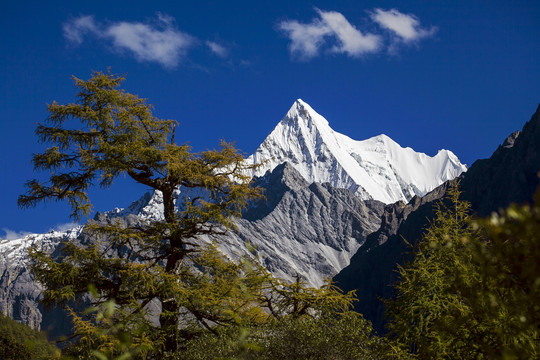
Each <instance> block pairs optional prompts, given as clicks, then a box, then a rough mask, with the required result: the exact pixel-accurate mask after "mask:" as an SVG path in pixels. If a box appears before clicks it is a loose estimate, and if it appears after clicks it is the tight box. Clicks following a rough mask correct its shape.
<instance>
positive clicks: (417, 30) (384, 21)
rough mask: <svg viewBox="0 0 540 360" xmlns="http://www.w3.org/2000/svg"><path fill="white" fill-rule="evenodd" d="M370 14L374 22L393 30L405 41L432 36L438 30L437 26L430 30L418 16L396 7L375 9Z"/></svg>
mask: <svg viewBox="0 0 540 360" xmlns="http://www.w3.org/2000/svg"><path fill="white" fill-rule="evenodd" d="M370 16H371V19H372V20H373V21H374V22H376V23H377V24H379V25H380V26H381V27H382V28H384V29H386V30H389V31H391V32H392V33H394V34H395V35H396V36H398V37H399V38H400V39H401V40H402V41H404V42H413V41H417V40H420V39H422V38H426V37H429V36H432V35H433V34H435V32H436V31H437V28H436V27H432V28H430V29H429V30H427V29H424V28H422V27H421V26H420V21H419V20H418V18H417V17H416V16H414V15H412V14H403V13H401V12H399V11H398V10H396V9H391V10H388V11H385V10H382V9H375V10H374V11H373V12H372V13H371V14H370Z"/></svg>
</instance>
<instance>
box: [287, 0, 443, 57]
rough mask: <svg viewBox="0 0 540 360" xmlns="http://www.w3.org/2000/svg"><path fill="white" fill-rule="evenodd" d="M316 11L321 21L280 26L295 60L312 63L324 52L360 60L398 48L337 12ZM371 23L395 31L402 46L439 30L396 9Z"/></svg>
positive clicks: (374, 14)
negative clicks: (312, 59) (369, 55)
mask: <svg viewBox="0 0 540 360" xmlns="http://www.w3.org/2000/svg"><path fill="white" fill-rule="evenodd" d="M315 10H316V11H317V14H318V17H317V18H314V19H313V20H312V21H311V22H309V23H304V24H302V23H300V22H298V21H297V20H285V21H281V22H280V23H278V26H277V28H278V30H280V31H282V32H283V33H285V34H286V36H287V37H288V38H289V40H290V43H289V51H290V53H291V55H292V56H293V57H294V58H297V59H299V60H309V59H311V58H313V57H315V56H318V55H319V54H320V53H321V50H324V49H326V50H327V52H330V53H339V54H346V55H348V56H351V57H360V56H363V55H367V54H375V53H378V52H382V51H384V50H385V49H387V50H389V52H393V51H394V50H395V48H396V46H395V44H396V40H395V39H393V40H391V41H388V40H385V37H384V36H383V32H381V31H380V30H379V33H373V32H367V31H363V30H362V29H359V28H358V27H357V26H355V25H353V24H351V23H350V22H349V21H348V20H347V18H346V17H345V16H344V15H343V14H341V13H339V12H337V11H322V10H319V9H315ZM370 19H371V20H372V21H373V22H375V23H377V24H379V26H380V27H381V28H383V29H385V30H388V31H391V32H392V33H393V34H395V36H397V37H399V39H400V41H401V42H413V41H417V40H420V39H422V38H426V37H429V36H431V35H433V34H434V33H435V31H436V30H437V29H436V28H434V27H433V28H431V29H429V30H427V29H424V28H422V27H421V26H420V21H419V20H418V19H417V18H416V16H414V15H407V14H402V13H400V12H399V11H397V10H396V9H392V10H389V11H384V10H381V9H374V10H373V11H372V12H370Z"/></svg>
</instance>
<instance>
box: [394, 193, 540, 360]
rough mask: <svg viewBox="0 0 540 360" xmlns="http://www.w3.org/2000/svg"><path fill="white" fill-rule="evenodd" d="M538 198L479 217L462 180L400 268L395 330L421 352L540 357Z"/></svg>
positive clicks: (400, 338) (467, 356)
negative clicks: (464, 194) (472, 209)
mask: <svg viewBox="0 0 540 360" xmlns="http://www.w3.org/2000/svg"><path fill="white" fill-rule="evenodd" d="M538 196H540V192H539V195H537V197H538ZM538 200H539V199H537V201H536V204H535V205H534V206H529V205H525V206H516V205H512V206H510V207H509V208H508V209H507V210H504V211H500V213H498V214H497V213H493V215H492V216H491V217H489V218H487V219H480V220H477V219H473V218H472V217H471V216H470V215H469V213H470V205H469V204H468V203H467V202H466V201H462V200H460V192H459V189H458V184H457V183H455V184H454V185H453V186H452V187H451V188H450V189H449V191H448V194H447V198H446V201H445V202H441V203H440V204H438V205H437V208H436V216H435V219H434V220H433V221H432V223H431V224H430V227H429V228H428V229H427V231H426V233H425V234H424V236H423V237H422V238H421V239H420V241H419V242H418V244H417V246H416V248H415V252H414V259H413V260H412V261H411V262H409V263H408V264H406V265H404V266H403V267H400V268H399V275H400V279H399V281H398V282H397V283H396V284H395V289H396V293H397V294H396V298H395V299H392V300H387V301H386V305H387V315H388V319H389V323H388V327H389V330H390V333H389V336H390V337H391V338H393V339H395V340H396V341H397V342H398V343H399V344H401V347H402V348H403V349H405V350H407V351H409V352H410V353H411V354H414V355H416V356H417V357H418V358H421V359H533V358H537V357H538V356H539V348H540V342H539V341H538V334H539V327H540V317H539V310H540V305H539V303H540V302H539V300H540V293H539V289H540V277H539V275H538V274H539V270H540V269H539V264H540V252H539V251H538V249H539V245H540V238H539V234H540V227H539V226H540V201H538Z"/></svg>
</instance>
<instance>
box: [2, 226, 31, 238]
mask: <svg viewBox="0 0 540 360" xmlns="http://www.w3.org/2000/svg"><path fill="white" fill-rule="evenodd" d="M2 231H3V232H4V234H5V235H4V236H0V239H1V240H16V239H22V238H23V237H25V236H26V235H30V234H31V233H29V232H27V231H13V230H10V229H7V228H2Z"/></svg>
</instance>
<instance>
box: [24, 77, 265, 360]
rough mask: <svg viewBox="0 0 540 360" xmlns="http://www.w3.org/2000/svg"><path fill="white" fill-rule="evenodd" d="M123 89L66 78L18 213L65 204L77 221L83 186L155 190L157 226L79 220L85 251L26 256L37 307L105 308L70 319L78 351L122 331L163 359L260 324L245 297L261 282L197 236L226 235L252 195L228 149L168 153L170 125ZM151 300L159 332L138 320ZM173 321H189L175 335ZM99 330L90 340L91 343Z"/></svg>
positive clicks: (42, 130) (255, 192)
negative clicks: (199, 335)
mask: <svg viewBox="0 0 540 360" xmlns="http://www.w3.org/2000/svg"><path fill="white" fill-rule="evenodd" d="M123 80H124V78H123V77H121V76H117V75H114V74H111V73H110V72H107V73H102V72H94V73H93V74H92V77H91V78H90V79H89V80H81V79H78V78H74V82H75V87H76V88H77V89H78V93H77V95H76V98H77V102H76V103H71V104H66V105H62V104H58V103H56V102H53V103H52V104H50V105H48V112H49V116H48V118H47V120H46V122H45V123H44V124H38V126H37V130H36V134H37V135H38V137H39V139H40V140H41V142H43V143H45V144H48V145H50V147H48V148H47V149H46V150H45V151H44V152H43V153H39V154H35V155H34V157H33V164H34V167H35V169H36V170H39V171H46V172H48V173H49V174H50V176H49V177H48V180H47V181H44V182H41V181H38V180H30V181H28V182H27V184H26V187H27V192H26V194H24V195H21V196H20V197H19V206H21V207H23V208H26V207H33V206H35V205H37V204H38V203H40V202H43V201H67V202H68V203H69V205H70V206H71V209H72V212H71V216H72V217H73V218H74V219H76V220H81V219H82V218H84V217H86V216H87V215H89V214H90V213H91V211H92V203H91V200H90V199H89V197H88V190H89V188H90V187H92V186H94V185H99V186H100V187H102V188H109V187H110V186H111V185H112V184H113V182H114V181H115V179H117V178H118V177H119V176H121V175H127V176H128V177H129V178H131V179H133V180H134V181H135V182H137V183H140V184H143V185H146V186H148V187H150V188H151V189H153V190H155V191H158V192H161V194H162V197H163V219H161V220H155V221H150V220H147V221H144V222H142V223H139V224H138V225H134V226H130V225H128V224H126V223H125V222H121V221H109V222H108V223H99V222H92V221H89V223H88V224H87V225H86V227H85V230H86V231H87V232H89V233H91V234H93V237H94V241H92V242H91V243H86V244H75V243H65V244H63V247H62V254H61V256H59V257H55V258H53V257H51V255H49V254H47V253H46V252H44V251H41V250H40V249H32V250H31V252H30V257H31V263H32V265H31V267H32V270H33V272H34V274H35V277H36V279H37V280H38V281H39V282H40V283H42V284H43V285H44V288H45V291H44V301H45V303H47V304H63V305H66V304H69V303H70V302H73V301H76V300H78V299H81V298H83V297H86V298H88V297H89V296H90V298H91V299H92V303H94V304H109V305H110V304H113V305H114V306H113V308H114V311H113V312H111V311H109V315H111V314H112V313H114V316H113V317H111V316H105V317H104V316H102V315H103V313H102V312H99V314H100V316H98V318H97V319H96V317H94V318H93V319H89V318H87V317H85V316H83V315H81V314H75V313H73V316H74V321H75V324H76V328H77V329H78V330H77V331H78V334H79V335H80V337H82V338H85V336H86V340H88V341H87V343H86V345H87V346H88V347H89V348H91V347H94V348H99V347H100V346H102V347H103V346H105V345H103V344H105V343H107V341H109V340H111V339H113V340H114V339H117V338H118V337H116V338H115V337H114V336H113V337H110V336H109V337H107V336H105V335H106V334H105V333H103V332H98V330H99V325H100V324H102V325H103V326H105V325H107V326H108V327H109V328H111V326H113V325H115V324H124V326H126V328H125V329H124V330H125V331H128V332H129V333H130V334H131V335H132V336H134V338H136V339H134V340H133V339H132V343H133V344H131V347H132V348H136V346H135V345H136V344H137V346H138V347H137V349H143V350H144V349H149V348H152V347H153V346H155V344H158V343H160V344H161V350H160V351H163V352H174V351H175V350H176V349H177V347H178V344H179V343H180V342H181V340H183V339H187V338H190V337H191V336H193V333H194V332H196V331H200V330H201V329H206V330H208V331H212V328H213V327H214V326H218V325H220V324H226V323H228V322H234V321H238V319H239V318H249V319H254V318H257V317H258V316H261V311H259V308H258V307H256V306H254V305H253V301H252V298H251V297H250V296H247V295H246V294H248V293H249V292H250V290H251V289H253V291H257V290H256V289H255V288H257V287H259V288H260V281H262V280H261V277H260V276H259V275H260V273H259V272H258V271H256V270H252V269H251V270H250V269H247V268H246V267H243V265H242V264H241V263H240V264H232V263H230V262H229V261H227V260H226V258H224V257H223V256H222V255H220V254H219V252H217V250H215V249H214V248H213V247H212V246H205V245H204V243H202V242H201V241H199V240H198V239H197V237H198V236H200V235H216V234H221V233H223V232H224V231H226V230H228V229H230V228H231V227H233V226H234V225H233V218H234V217H235V216H239V215H240V212H241V210H242V209H243V208H244V207H245V206H246V205H247V204H248V202H249V201H250V200H251V199H254V198H257V197H259V196H260V190H259V189H256V188H253V187H252V186H251V185H250V177H249V176H247V175H246V174H249V173H250V171H249V170H250V168H251V166H247V165H246V164H245V162H244V159H243V156H242V154H241V153H239V151H238V150H237V149H236V148H235V147H234V146H233V145H232V144H229V143H225V142H222V143H221V145H220V147H219V149H218V150H208V151H204V152H200V153H193V152H192V151H191V149H190V147H189V146H188V145H177V144H176V143H175V141H174V135H175V129H176V126H177V123H176V122H175V121H173V120H162V119H158V118H156V117H154V116H153V115H152V106H151V105H149V104H147V102H146V100H145V99H142V98H139V97H138V96H136V95H132V94H129V93H127V92H125V91H124V90H122V89H121V88H120V85H121V83H122V81H123ZM178 189H200V193H201V194H203V195H204V196H200V197H197V196H194V197H180V198H178ZM181 191H182V190H181ZM177 202H178V203H177ZM156 300H157V301H158V302H159V304H160V306H159V309H160V310H159V325H158V326H155V325H153V324H152V323H151V322H150V321H148V320H145V319H147V316H146V309H147V306H148V304H149V303H151V302H152V301H156ZM111 301H112V303H111ZM100 319H101V320H104V319H108V320H107V321H105V322H103V321H102V322H101V323H100ZM181 320H182V321H187V322H189V324H187V325H186V324H184V326H181V325H180V324H179V323H180V321H181ZM130 324H131V325H130ZM98 333H99V334H101V335H100V336H101V337H100V336H97V335H96V337H95V338H94V339H90V338H91V336H90V335H89V334H94V335H95V334H98ZM104 334H105V335H104ZM109 335H110V334H109ZM117 335H118V334H117ZM89 339H90V340H89ZM99 339H101V340H99ZM107 339H109V340H107ZM100 341H101V343H100ZM111 341H112V340H111ZM112 342H113V343H114V341H112ZM100 344H101V345H100ZM145 344H146V345H145ZM150 344H153V345H150ZM109 345H111V344H109ZM113 345H114V344H113ZM113 345H111V346H113ZM113 347H114V346H113ZM103 348H106V346H105V347H103ZM144 351H146V350H144Z"/></svg>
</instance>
